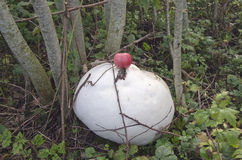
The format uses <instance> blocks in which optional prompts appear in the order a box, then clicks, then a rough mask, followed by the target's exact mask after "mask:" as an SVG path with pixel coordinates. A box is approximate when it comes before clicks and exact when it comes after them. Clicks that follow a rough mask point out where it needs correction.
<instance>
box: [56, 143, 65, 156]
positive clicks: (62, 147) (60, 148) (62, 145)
mask: <svg viewBox="0 0 242 160" xmlns="http://www.w3.org/2000/svg"><path fill="white" fill-rule="evenodd" d="M58 153H60V154H65V153H66V151H65V142H64V141H62V142H61V143H60V144H59V145H58Z"/></svg>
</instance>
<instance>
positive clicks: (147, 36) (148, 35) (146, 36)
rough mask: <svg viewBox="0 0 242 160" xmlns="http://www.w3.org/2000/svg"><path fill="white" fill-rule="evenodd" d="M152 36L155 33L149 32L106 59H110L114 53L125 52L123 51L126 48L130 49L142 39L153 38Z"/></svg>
mask: <svg viewBox="0 0 242 160" xmlns="http://www.w3.org/2000/svg"><path fill="white" fill-rule="evenodd" d="M154 34H155V32H151V33H149V34H147V35H145V36H144V37H141V38H139V39H137V40H135V41H133V42H132V43H130V44H128V45H126V46H124V47H122V48H121V49H119V50H117V51H115V52H114V53H113V54H111V55H109V56H108V57H109V58H110V57H112V56H113V55H114V54H115V53H118V52H120V51H123V50H125V49H127V48H129V47H131V46H133V45H135V44H136V43H139V42H141V41H143V40H144V39H146V38H149V37H151V36H153V35H154Z"/></svg>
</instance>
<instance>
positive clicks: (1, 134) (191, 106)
mask: <svg viewBox="0 0 242 160" xmlns="http://www.w3.org/2000/svg"><path fill="white" fill-rule="evenodd" d="M6 2H7V3H8V5H9V8H10V10H11V13H12V15H13V16H14V18H16V20H18V19H21V18H25V17H32V16H34V11H33V8H32V7H31V4H30V3H29V1H28V0H24V1H21V2H19V1H14V0H6ZM84 2H85V3H87V1H83V3H84ZM89 2H92V3H94V2H98V1H97V0H92V1H88V3H89ZM225 3H227V1H218V4H219V6H218V16H217V22H216V24H215V29H213V28H212V26H213V9H214V3H213V1H206V0H190V1H189V0H188V13H189V21H190V23H189V28H188V30H184V33H183V43H182V69H183V88H184V94H185V98H186V106H176V113H175V116H174V121H173V123H172V124H171V126H170V128H169V131H170V132H173V133H176V134H178V135H180V136H179V137H178V136H173V135H165V134H164V135H162V136H161V137H160V138H159V139H157V140H156V141H155V142H153V143H152V144H149V145H146V146H139V147H138V146H135V145H131V146H130V149H129V151H128V155H129V159H132V160H148V159H151V160H189V159H196V160H200V159H202V160H218V159H223V160H232V159H234V160H236V159H242V139H241V126H242V124H241V123H242V119H241V115H240V114H241V111H242V110H241V104H242V103H241V102H242V79H241V73H242V55H241V53H242V48H241V46H242V29H241V28H242V22H241V21H242V8H241V6H242V1H241V0H233V1H229V2H228V3H227V4H225ZM170 5H171V6H170V22H171V24H170V25H171V33H173V32H172V30H173V26H174V24H173V23H174V12H175V6H174V3H173V2H172V3H171V4H170ZM49 6H50V8H51V11H52V12H54V11H56V9H55V6H54V3H53V2H52V1H51V2H49ZM154 7H156V16H155V15H154V10H153V8H154ZM165 10H166V7H165V2H164V1H158V0H128V5H127V15H126V26H125V30H124V37H123V40H122V45H121V46H126V45H128V44H130V43H132V42H133V41H135V40H136V39H139V38H141V37H143V36H145V35H147V34H149V33H151V32H153V31H154V30H155V34H154V35H153V36H151V37H149V38H147V39H144V40H143V41H141V42H139V43H137V44H134V45H131V46H130V47H129V48H127V49H126V50H127V52H129V53H130V54H131V56H132V59H133V63H134V64H136V65H138V66H139V67H141V68H144V69H146V70H150V71H153V72H155V73H156V74H158V75H159V76H161V77H162V78H163V79H164V80H165V81H166V82H167V83H168V85H169V87H170V89H171V91H172V94H173V95H175V94H174V91H175V90H174V85H173V80H172V79H173V70H172V59H171V56H170V53H169V45H168V40H173V37H168V36H167V34H166V15H165ZM81 13H82V16H83V17H85V18H83V27H84V32H85V45H86V53H87V57H88V63H91V62H93V61H95V60H98V59H99V60H100V59H103V58H105V56H106V54H105V52H104V50H105V48H104V47H105V45H104V44H105V39H106V36H107V33H106V28H105V21H104V9H103V6H96V7H94V8H86V9H81ZM53 19H54V21H55V25H56V29H57V34H58V38H59V40H60V42H61V41H62V21H61V18H60V16H59V15H55V16H53ZM18 27H19V29H20V31H21V33H22V34H23V36H24V38H25V40H26V41H27V43H28V44H29V46H30V47H31V49H32V50H33V51H35V54H36V56H37V57H38V59H39V60H40V62H41V64H42V65H43V66H44V69H45V70H46V71H47V73H48V76H49V77H50V78H51V77H52V76H51V71H50V67H49V65H48V64H47V63H48V60H47V55H46V50H45V47H44V41H43V39H42V36H41V34H40V30H39V27H38V23H37V20H35V19H34V20H31V21H24V22H18ZM67 37H68V38H69V40H70V39H71V37H72V35H71V33H68V36H67ZM10 53H11V51H10V50H9V48H8V46H7V45H6V43H5V41H4V39H3V37H2V36H0V74H1V75H0V77H1V78H0V159H62V158H63V157H64V155H65V158H66V159H68V160H72V159H73V160H74V159H81V158H82V159H97V160H107V159H114V160H122V159H125V145H118V144H114V143H112V142H109V141H106V140H103V139H101V138H99V137H96V136H95V135H94V134H93V133H91V132H90V131H89V130H87V129H86V128H85V126H83V124H81V122H79V121H78V120H77V118H75V116H74V114H73V113H72V112H71V113H70V114H69V113H68V115H67V118H66V121H65V123H66V124H65V125H66V126H65V127H66V141H65V142H62V140H61V131H60V128H61V120H60V107H59V104H58V103H57V102H56V103H53V104H51V106H42V105H40V104H39V103H38V101H37V99H38V97H36V94H35V92H34V89H33V88H29V86H26V83H27V81H25V80H24V76H23V73H22V69H21V67H20V65H18V63H17V61H16V59H14V57H13V56H12V54H10ZM76 57H77V53H76V52H69V53H68V59H67V72H68V78H69V81H70V84H71V87H70V88H72V89H73V88H74V87H75V85H76V83H77V81H78V79H79V77H75V75H74V74H73V73H74V72H75V71H74V69H75V67H74V66H73V63H71V62H72V61H73V59H75V58H76ZM52 86H54V82H53V80H52ZM25 88H27V89H28V91H25ZM71 92H73V90H71ZM64 144H65V148H64ZM80 157H81V158H80Z"/></svg>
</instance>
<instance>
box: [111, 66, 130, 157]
mask: <svg viewBox="0 0 242 160" xmlns="http://www.w3.org/2000/svg"><path fill="white" fill-rule="evenodd" d="M112 70H113V83H114V88H115V91H116V96H117V102H118V107H119V111H120V114H121V118H122V121H123V126H124V133H125V138H126V160H128V151H129V139H128V131H127V128H126V124H125V120H124V114H123V111H122V107H121V104H120V100H119V93H118V88H117V85H116V82H115V73H114V67H113V63H112Z"/></svg>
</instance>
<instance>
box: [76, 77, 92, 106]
mask: <svg viewBox="0 0 242 160" xmlns="http://www.w3.org/2000/svg"><path fill="white" fill-rule="evenodd" d="M90 77H91V73H89V74H88V76H87V78H86V79H85V81H84V82H83V83H82V84H81V86H80V87H79V88H78V90H77V92H76V93H75V96H74V98H73V104H74V102H75V101H76V98H77V95H78V94H79V92H80V90H81V89H82V87H83V86H84V85H85V84H86V83H87V80H88V79H89V78H90Z"/></svg>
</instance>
